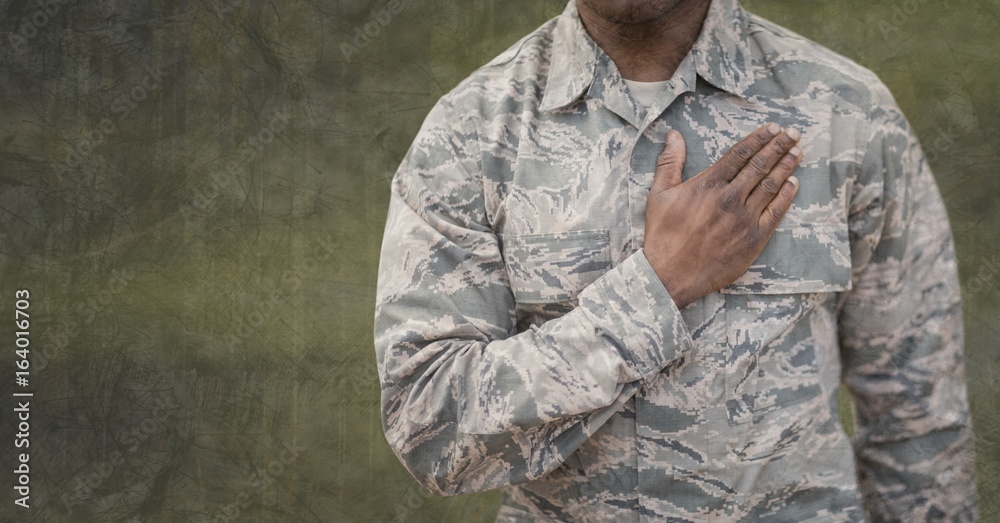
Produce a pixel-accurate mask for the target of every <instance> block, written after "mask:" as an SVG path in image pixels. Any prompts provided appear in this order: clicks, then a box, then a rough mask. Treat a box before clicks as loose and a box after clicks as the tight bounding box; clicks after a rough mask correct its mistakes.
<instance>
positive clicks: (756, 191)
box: [740, 145, 802, 212]
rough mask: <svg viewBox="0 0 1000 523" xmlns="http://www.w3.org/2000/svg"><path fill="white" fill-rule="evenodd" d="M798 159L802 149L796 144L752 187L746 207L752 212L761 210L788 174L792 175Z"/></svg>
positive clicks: (771, 198) (774, 194)
mask: <svg viewBox="0 0 1000 523" xmlns="http://www.w3.org/2000/svg"><path fill="white" fill-rule="evenodd" d="M800 161H802V149H801V148H800V147H799V146H797V145H796V146H794V147H792V148H791V149H790V150H789V151H788V153H787V154H785V155H784V156H782V157H781V159H780V160H778V163H777V165H775V166H774V167H772V168H771V170H770V172H769V173H767V176H765V177H763V178H762V179H761V180H760V182H759V183H757V184H756V186H755V187H753V190H752V191H751V192H750V194H749V195H748V196H747V200H746V203H747V207H748V208H749V209H751V210H752V211H754V212H761V210H762V209H763V208H764V207H765V206H766V205H767V204H768V203H770V202H771V200H773V199H774V198H775V196H777V195H778V192H779V191H780V190H781V187H782V185H783V184H784V183H785V180H788V178H789V176H791V175H792V172H793V171H795V169H796V167H798V166H799V162H800ZM740 176H742V174H741V175H740Z"/></svg>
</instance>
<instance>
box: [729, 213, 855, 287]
mask: <svg viewBox="0 0 1000 523" xmlns="http://www.w3.org/2000/svg"><path fill="white" fill-rule="evenodd" d="M850 288H851V245H850V242H849V241H848V237H847V225H846V224H838V223H800V224H795V225H793V226H790V227H786V228H779V229H778V230H776V231H775V232H774V236H773V237H772V238H771V241H769V242H768V243H767V246H766V247H764V250H763V252H761V253H760V256H758V257H757V259H756V260H754V262H753V264H751V265H750V268H749V269H747V271H746V272H745V273H743V275H742V276H740V277H739V278H737V280H736V281H734V282H733V283H731V284H729V285H727V286H725V287H723V288H722V289H721V290H720V291H719V292H721V293H723V294H795V293H809V292H837V291H846V290H849V289H850Z"/></svg>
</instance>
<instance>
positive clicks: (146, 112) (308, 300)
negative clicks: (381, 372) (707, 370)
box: [0, 0, 1000, 522]
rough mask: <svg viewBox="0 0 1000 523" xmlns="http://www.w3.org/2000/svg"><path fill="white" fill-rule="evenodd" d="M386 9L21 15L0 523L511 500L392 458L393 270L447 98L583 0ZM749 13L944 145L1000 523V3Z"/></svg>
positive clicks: (984, 462)
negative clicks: (25, 317) (893, 103)
mask: <svg viewBox="0 0 1000 523" xmlns="http://www.w3.org/2000/svg"><path fill="white" fill-rule="evenodd" d="M385 5H386V4H385V3H384V2H378V1H371V2H367V1H360V0H359V1H354V2H350V1H319V0H299V1H295V0H291V1H283V0H274V1H271V2H263V1H257V0H227V1H225V2H224V1H222V0H186V1H185V0H181V1H176V2H171V1H168V0H159V1H151V2H136V1H126V0H99V1H88V2H83V1H68V2H64V3H59V2H56V1H53V2H51V4H50V5H48V7H46V4H45V1H44V0H43V2H41V3H36V1H34V0H33V1H18V2H14V1H10V0H0V56H2V62H0V115H2V116H0V264H2V268H0V282H2V285H0V316H2V317H5V318H9V320H4V321H2V322H0V346H2V347H3V352H2V354H3V356H2V361H0V407H2V409H0V460H2V466H0V488H2V489H3V492H4V494H3V496H2V497H0V499H2V503H3V505H2V506H0V521H210V520H212V519H213V518H214V519H221V520H239V521H389V520H392V519H393V518H398V519H400V520H405V521H435V522H436V521H454V522H461V521H485V520H491V519H492V518H493V516H494V515H495V513H496V510H497V504H498V499H499V497H498V495H497V494H496V493H487V494H483V495H477V496H467V497H458V498H447V499H444V498H425V497H424V496H423V495H421V494H420V492H421V491H420V490H419V488H418V486H417V484H416V482H415V481H413V480H412V479H411V478H410V477H409V476H408V474H407V473H406V471H405V470H404V469H403V468H402V466H401V465H400V464H399V462H398V461H397V460H396V458H395V457H394V456H393V454H392V453H391V451H390V450H389V448H388V446H387V445H386V443H385V439H384V437H383V436H382V432H381V425H380V421H379V410H378V381H377V377H376V373H375V362H374V353H373V348H372V334H371V330H372V325H371V318H372V307H373V301H374V287H375V277H376V264H377V260H378V253H379V247H380V240H381V232H382V227H383V225H384V219H385V210H386V206H387V202H388V189H389V185H388V184H389V179H390V177H391V175H392V173H393V172H394V170H395V168H396V166H397V165H398V164H399V161H400V160H401V158H402V156H403V154H404V153H405V152H406V149H407V148H408V146H409V144H410V142H411V140H412V139H413V137H414V134H415V133H416V131H417V129H418V127H419V125H420V123H421V121H422V120H423V117H424V116H425V115H426V113H427V112H428V110H429V109H430V107H431V106H432V104H433V103H434V102H435V101H436V100H437V99H438V98H439V97H440V96H441V95H443V94H444V93H445V92H447V91H448V90H449V89H451V88H452V87H453V86H454V85H455V84H456V83H457V82H458V81H459V80H461V79H462V78H463V77H465V76H466V75H467V74H469V73H470V72H471V71H472V70H473V69H474V68H476V67H477V66H479V65H481V64H483V63H485V62H486V61H488V60H489V59H490V58H492V57H493V56H495V55H496V54H498V53H499V52H500V51H502V50H503V49H505V48H506V47H507V46H508V45H510V44H511V43H513V42H514V41H516V40H517V39H518V38H519V37H520V36H522V35H524V34H526V33H527V32H529V31H530V30H532V29H534V28H535V27H537V26H538V25H540V24H541V23H542V22H544V21H545V20H546V19H548V18H550V17H551V16H554V15H556V14H558V13H559V12H560V11H561V10H562V9H563V7H564V2H562V1H561V0H560V1H555V0H552V1H541V2H540V1H537V0H535V1H531V0H483V1H476V2H473V1H468V0H466V1H460V2H451V1H444V0H402V1H401V3H400V5H401V6H402V11H400V12H399V13H398V14H390V15H389V16H385V15H382V16H381V17H380V15H379V11H380V10H382V9H383V8H384V6H385ZM744 5H745V6H746V7H747V8H748V9H750V10H751V11H753V12H756V13H758V14H761V15H763V16H765V17H768V18H770V19H771V20H773V21H775V22H778V23H780V24H782V25H785V26H786V27H789V28H791V29H793V30H795V31H797V32H799V33H802V34H804V35H805V36H807V37H809V38H812V39H814V40H816V41H818V42H820V43H822V44H825V45H827V46H828V47H830V48H832V49H834V50H836V51H838V52H840V53H842V54H845V55H847V56H849V57H851V58H853V59H855V60H857V61H859V62H861V63H862V64H864V65H865V66H867V67H869V68H871V69H873V70H874V71H876V72H877V73H878V74H879V75H880V76H881V78H882V79H883V80H884V81H885V82H886V83H887V84H888V85H889V87H890V88H891V89H892V91H893V92H894V93H895V95H896V97H897V100H898V101H899V103H900V105H901V106H902V107H903V109H904V110H905V111H906V113H907V114H908V116H909V118H910V120H911V122H912V123H913V125H914V127H915V128H916V130H917V132H918V134H919V136H920V137H921V139H922V141H923V143H924V147H925V149H926V150H927V151H928V157H929V158H930V159H931V163H932V166H933V168H934V170H935V173H936V175H937V177H938V180H939V183H940V186H941V189H942V192H943V194H944V197H945V199H946V201H947V206H948V210H949V212H950V213H951V220H952V226H953V229H954V232H955V235H956V241H957V245H958V253H959V256H960V262H961V275H962V281H963V292H964V298H965V305H964V311H965V325H966V332H967V334H966V336H967V346H966V352H967V358H968V383H969V391H970V398H971V401H972V408H973V414H974V422H975V429H976V431H977V433H976V451H977V463H978V477H979V490H980V499H981V502H980V510H981V512H982V516H983V520H984V521H997V520H1000V496H998V491H1000V436H998V434H1000V394H998V390H997V387H998V386H997V382H998V381H1000V380H998V378H1000V352H998V342H997V340H998V338H1000V329H998V326H997V324H998V311H1000V303H998V299H997V294H998V293H997V291H998V289H1000V285H998V282H1000V256H998V254H1000V247H998V241H997V240H998V231H1000V227H998V218H1000V213H998V201H1000V192H998V188H997V185H998V183H1000V178H998V177H997V171H998V168H1000V155H998V151H1000V136H998V125H1000V102H998V99H1000V56H998V49H1000V46H998V43H1000V38H998V34H1000V33H998V31H1000V2H998V1H997V0H968V1H959V0H947V1H939V2H929V1H926V0H905V1H904V0H901V1H898V2H882V3H877V4H874V3H872V2H867V1H860V0H850V1H837V2H833V1H827V2H803V1H800V0H799V1H792V0H784V1H782V0H753V1H748V2H745V3H744ZM46 9H48V12H47V13H46V12H45V10H46ZM39 13H42V14H41V15H40V14H39ZM29 22H30V24H29ZM366 24H367V25H368V32H369V34H370V35H372V36H369V37H368V38H367V39H365V40H361V39H359V40H358V42H360V43H362V44H363V45H362V46H361V48H360V49H357V50H356V51H357V52H348V48H347V47H344V45H345V44H350V43H351V42H352V41H353V40H354V38H355V36H356V35H357V34H358V31H364V29H365V26H366ZM29 25H30V27H29ZM32 29H33V31H32ZM14 35H20V38H19V37H18V36H14ZM22 288H24V289H29V290H30V293H31V302H30V303H31V305H30V309H29V310H30V313H31V328H30V332H31V335H30V336H31V338H30V339H31V343H32V345H31V347H32V349H33V352H32V365H33V367H32V369H31V376H30V379H31V382H30V386H29V387H28V388H26V389H21V388H17V390H31V391H33V392H34V393H35V397H34V398H33V402H32V411H31V448H30V451H31V461H30V468H31V489H32V490H31V504H32V506H31V508H30V509H28V510H24V509H20V508H17V507H15V506H14V504H13V501H14V496H13V494H12V492H13V491H12V488H11V487H12V485H13V481H14V475H13V474H12V473H11V471H12V469H13V467H14V466H15V456H16V451H17V452H19V450H18V449H15V448H14V443H13V441H14V436H13V432H14V427H15V420H14V418H13V412H12V407H13V399H12V397H11V393H12V392H13V391H14V390H15V388H16V387H15V385H14V367H13V365H14V360H15V355H14V354H13V341H14V333H13V330H14V326H13V321H12V320H13V319H14V318H13V316H14V301H15V300H14V292H15V290H16V289H22ZM292 451H294V452H292Z"/></svg>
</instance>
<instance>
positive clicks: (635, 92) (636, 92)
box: [623, 78, 670, 108]
mask: <svg viewBox="0 0 1000 523" xmlns="http://www.w3.org/2000/svg"><path fill="white" fill-rule="evenodd" d="M623 80H625V79H624V78H623ZM668 83H670V80H663V81H661V82H637V81H635V80H625V85H626V86H628V91H629V92H630V93H632V97H634V98H635V101H637V102H639V103H640V104H642V106H643V107H647V108H648V107H649V106H651V105H653V102H654V101H656V97H657V96H658V95H659V94H660V93H661V92H663V88H664V87H666V86H667V84H668Z"/></svg>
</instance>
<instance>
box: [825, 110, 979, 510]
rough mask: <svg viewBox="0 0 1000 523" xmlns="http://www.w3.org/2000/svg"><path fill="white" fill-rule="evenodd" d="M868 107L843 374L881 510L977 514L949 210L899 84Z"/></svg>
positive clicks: (864, 466)
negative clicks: (896, 91) (898, 98)
mask: <svg viewBox="0 0 1000 523" xmlns="http://www.w3.org/2000/svg"><path fill="white" fill-rule="evenodd" d="M883 99H885V100H886V102H885V103H881V104H877V105H876V106H875V108H874V109H873V111H872V113H871V115H870V120H869V121H870V122H872V123H871V128H870V131H869V132H868V133H866V138H867V139H868V141H867V143H866V144H863V145H862V146H861V147H862V149H864V148H865V147H867V151H866V153H865V159H864V162H863V167H862V169H861V171H860V172H859V175H858V179H857V181H856V184H855V186H854V188H853V190H854V192H853V197H852V203H851V209H850V237H851V252H852V258H853V267H854V269H853V270H854V272H853V288H852V290H851V291H850V293H849V294H848V295H847V296H846V299H845V301H844V303H843V308H842V309H841V317H840V341H841V357H842V362H843V382H844V384H845V385H846V386H847V389H848V390H849V392H850V393H851V396H852V399H853V402H854V406H855V425H856V434H855V440H854V450H855V458H856V464H857V468H858V476H859V481H860V484H861V489H862V494H863V497H864V505H865V509H866V511H867V512H868V514H869V517H870V518H871V519H872V520H873V521H942V520H944V521H973V520H975V519H976V507H975V482H974V463H973V457H972V438H971V429H970V420H969V407H968V402H967V399H966V391H965V377H964V362H963V354H962V347H963V334H962V309H961V301H960V292H959V283H958V275H957V265H956V260H955V252H954V247H953V242H952V236H951V231H950V230H949V226H948V217H947V214H946V212H945V208H944V205H943V202H942V200H941V195H940V193H939V190H938V188H937V185H936V184H935V182H934V177H933V176H932V174H931V171H930V168H929V167H928V165H927V162H926V159H925V157H924V155H923V152H922V151H921V149H920V145H919V143H918V142H917V139H916V137H915V136H914V134H913V132H912V130H911V129H910V127H909V124H908V123H907V121H906V119H905V118H904V116H903V115H902V114H901V112H900V111H899V109H898V107H897V106H896V104H895V102H894V101H893V100H892V98H891V95H888V92H887V91H886V92H885V93H884V94H883Z"/></svg>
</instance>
